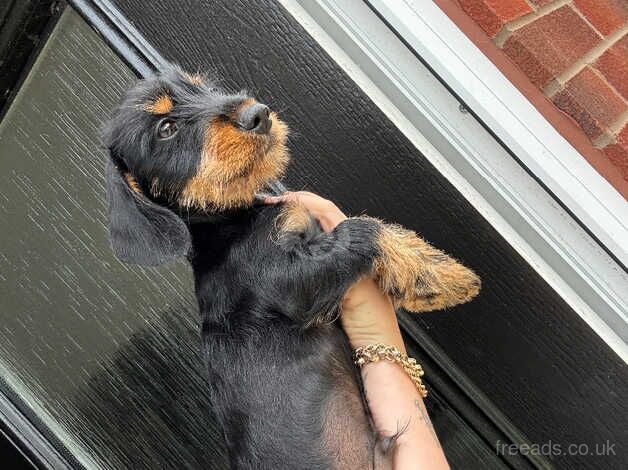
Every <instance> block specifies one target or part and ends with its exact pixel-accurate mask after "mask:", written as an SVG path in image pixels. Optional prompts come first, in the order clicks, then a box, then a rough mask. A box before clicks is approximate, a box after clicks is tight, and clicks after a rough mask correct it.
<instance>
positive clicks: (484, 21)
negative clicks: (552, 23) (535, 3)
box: [458, 0, 532, 37]
mask: <svg viewBox="0 0 628 470" xmlns="http://www.w3.org/2000/svg"><path fill="white" fill-rule="evenodd" d="M458 3H460V6H461V7H462V9H463V10H464V11H465V12H466V13H467V15H469V16H470V17H471V18H473V21H475V22H476V23H477V24H478V25H479V26H480V27H481V28H482V29H483V30H484V31H485V32H486V34H488V35H489V36H490V37H494V36H495V35H496V34H497V33H499V31H500V30H501V29H502V27H503V26H504V25H505V24H506V23H508V22H509V21H512V20H514V19H516V18H519V17H520V16H523V15H525V14H527V13H530V12H532V8H531V7H530V5H528V3H527V2H526V1H525V0H458Z"/></svg>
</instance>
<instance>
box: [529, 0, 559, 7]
mask: <svg viewBox="0 0 628 470" xmlns="http://www.w3.org/2000/svg"><path fill="white" fill-rule="evenodd" d="M553 1H554V0H531V2H532V3H534V4H535V5H536V6H537V7H542V6H543V5H547V4H548V3H552V2H553Z"/></svg>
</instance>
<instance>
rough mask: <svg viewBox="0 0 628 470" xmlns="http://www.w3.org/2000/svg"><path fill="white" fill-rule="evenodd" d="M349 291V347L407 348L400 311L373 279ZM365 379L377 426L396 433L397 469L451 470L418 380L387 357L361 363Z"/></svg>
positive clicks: (346, 324) (346, 314)
mask: <svg viewBox="0 0 628 470" xmlns="http://www.w3.org/2000/svg"><path fill="white" fill-rule="evenodd" d="M353 289H355V290H354V291H353V293H350V294H351V295H349V296H347V300H346V302H347V304H346V305H344V306H343V307H345V308H343V313H342V315H341V317H340V318H341V321H342V324H343V328H344V329H345V331H346V332H347V334H348V336H349V340H350V342H351V346H352V347H353V348H358V347H361V346H367V345H369V344H376V343H383V344H386V345H390V346H395V347H396V348H397V349H399V350H400V351H401V352H403V353H405V352H406V351H405V345H404V342H403V338H402V337H401V332H400V331H399V325H398V323H397V316H396V313H395V310H394V308H393V305H392V302H391V301H390V298H389V297H388V296H385V295H382V294H381V293H380V292H379V288H378V287H377V284H376V283H375V281H373V280H372V279H362V280H361V281H360V282H359V283H357V284H356V285H355V286H354V288H353ZM361 373H362V382H363V384H364V390H365V394H366V399H367V403H368V407H369V411H370V413H371V416H372V418H373V424H374V426H375V431H376V432H378V433H380V434H381V435H383V436H387V437H390V436H395V435H397V433H399V434H398V438H397V439H396V440H395V442H394V447H393V449H394V450H393V461H394V469H395V470H405V469H430V470H431V469H447V468H449V466H448V464H447V460H446V459H445V455H444V453H443V450H442V448H441V446H440V443H439V442H438V438H437V437H436V433H435V432H434V428H433V427H432V423H431V421H430V418H429V416H428V414H427V411H426V409H425V405H424V403H423V399H422V398H421V395H420V394H419V391H418V390H417V388H416V386H415V384H414V382H412V380H411V379H410V377H409V376H408V375H407V373H406V372H405V371H404V370H403V368H402V367H401V365H399V364H396V363H394V362H389V361H386V360H380V361H378V362H371V363H368V364H365V365H364V366H362V369H361Z"/></svg>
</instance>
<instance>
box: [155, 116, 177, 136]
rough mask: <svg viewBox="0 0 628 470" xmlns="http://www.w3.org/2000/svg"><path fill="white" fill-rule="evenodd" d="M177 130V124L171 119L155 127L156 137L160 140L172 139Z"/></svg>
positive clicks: (162, 121) (164, 120)
mask: <svg viewBox="0 0 628 470" xmlns="http://www.w3.org/2000/svg"><path fill="white" fill-rule="evenodd" d="M177 130H178V129H177V123H176V122H175V121H174V120H173V119H163V120H161V121H160V122H159V124H158V125H157V135H158V136H159V138H160V139H167V138H169V137H172V136H173V135H175V134H176V133H177Z"/></svg>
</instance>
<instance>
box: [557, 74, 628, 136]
mask: <svg viewBox="0 0 628 470" xmlns="http://www.w3.org/2000/svg"><path fill="white" fill-rule="evenodd" d="M552 101H554V104H556V106H558V107H559V108H560V109H561V110H562V111H563V112H565V113H567V114H569V115H570V116H571V117H572V118H573V119H575V120H576V122H577V123H578V124H579V125H580V127H581V128H582V130H584V132H586V134H587V135H588V136H589V137H590V138H591V139H595V138H597V137H599V136H600V135H602V134H603V133H605V132H607V131H608V127H609V126H610V124H612V123H613V122H614V121H615V120H616V119H617V118H618V117H619V115H620V114H621V113H622V112H624V111H625V110H626V109H628V107H627V106H626V104H625V103H624V101H623V100H622V99H621V97H620V96H619V95H618V94H617V93H616V92H615V90H613V89H612V88H611V87H609V86H608V84H607V83H606V82H605V81H604V80H603V79H602V78H601V77H600V76H599V75H598V74H597V73H596V72H594V71H593V70H592V69H591V68H590V67H586V68H584V69H583V70H582V72H580V73H579V74H578V75H576V76H575V77H574V78H572V79H571V80H570V81H569V83H567V85H566V86H565V88H564V89H563V90H561V91H560V92H558V93H557V94H556V95H554V97H553V98H552Z"/></svg>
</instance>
